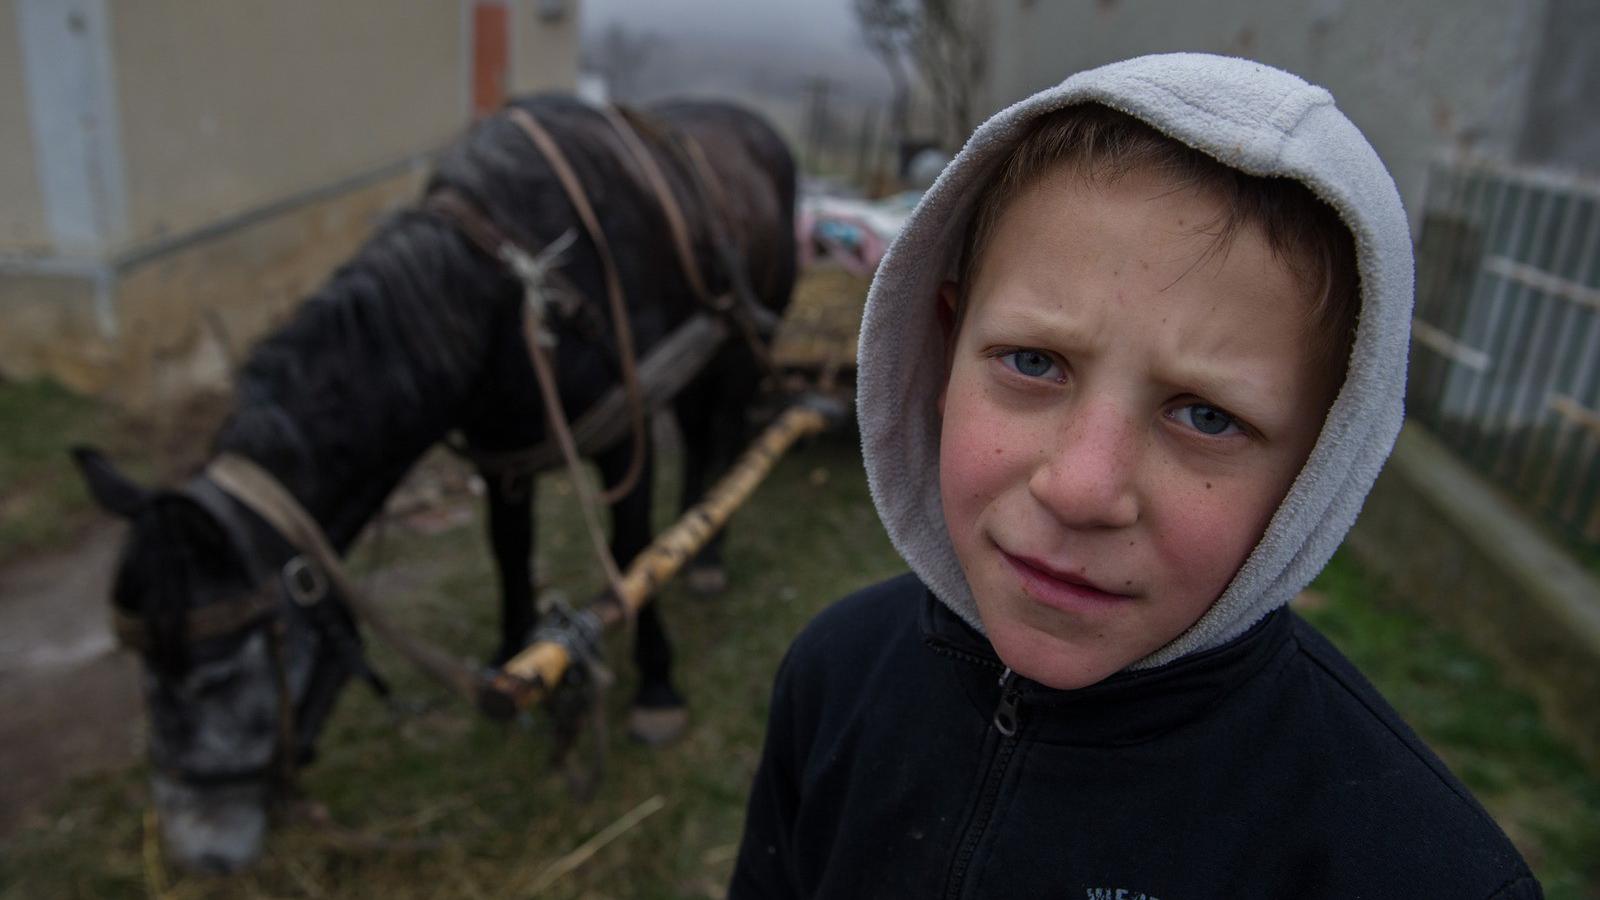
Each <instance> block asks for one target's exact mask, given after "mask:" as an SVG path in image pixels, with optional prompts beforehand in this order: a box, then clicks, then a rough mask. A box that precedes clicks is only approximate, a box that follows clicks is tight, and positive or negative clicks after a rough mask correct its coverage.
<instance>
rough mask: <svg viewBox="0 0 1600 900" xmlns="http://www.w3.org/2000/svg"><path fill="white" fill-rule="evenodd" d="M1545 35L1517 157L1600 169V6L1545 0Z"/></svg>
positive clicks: (1590, 2) (1591, 0)
mask: <svg viewBox="0 0 1600 900" xmlns="http://www.w3.org/2000/svg"><path fill="white" fill-rule="evenodd" d="M1547 2H1548V3H1549V4H1550V8H1549V13H1548V14H1547V15H1546V16H1545V28H1544V39H1543V40H1542V41H1541V42H1540V47H1539V58H1538V63H1537V65H1536V66H1535V67H1534V72H1533V84H1532V85H1531V86H1530V91H1529V93H1528V115H1527V120H1526V122H1525V124H1524V127H1523V131H1522V143H1521V147H1520V152H1519V153H1518V158H1519V160H1520V161H1523V162H1530V163H1538V164H1543V165H1551V166H1558V167H1561V168H1569V169H1587V170H1588V171H1591V172H1594V171H1600V115H1597V113H1600V109H1597V107H1596V101H1597V99H1600V54H1596V53H1595V42H1596V41H1597V40H1600V4H1597V3H1595V2H1594V0H1547Z"/></svg>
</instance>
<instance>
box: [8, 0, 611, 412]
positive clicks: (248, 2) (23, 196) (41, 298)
mask: <svg viewBox="0 0 1600 900" xmlns="http://www.w3.org/2000/svg"><path fill="white" fill-rule="evenodd" d="M476 2H477V0H339V2H337V3H328V2H321V0H276V2H274V3H270V4H266V3H257V2H253V0H208V2H206V3H194V2H190V0H0V123H17V124H18V125H19V126H20V125H25V126H26V127H11V128H5V127H0V189H3V191H4V193H3V194H0V378H32V377H40V376H45V377H51V378H55V379H56V380H59V381H61V382H62V383H64V384H66V385H68V386H69V387H72V388H74V389H77V390H79V391H82V392H85V393H93V394H100V395H103V396H107V397H109V398H112V399H114V400H116V401H118V402H122V403H125V404H127V405H128V406H130V407H134V408H144V409H148V408H151V407H155V406H161V405H164V404H169V403H174V402H177V401H179V400H181V399H182V397H183V395H184V394H185V393H188V392H191V391H193V390H196V389H201V388H208V387H219V386H223V385H225V384H226V383H227V380H228V378H229V373H230V369H231V366H232V364H233V363H234V362H236V361H237V360H238V358H239V357H240V356H241V355H242V354H243V353H245V352H247V351H248V348H249V346H250V345H251V344H252V343H254V342H255V341H256V340H257V339H258V338H260V337H261V336H262V335H263V334H265V333H266V332H268V331H270V330H271V328H273V327H274V326H275V325H277V324H278V323H280V322H282V321H283V319H284V317H285V316H287V315H288V314H289V312H290V311H291V310H292V309H293V307H294V306H295V305H296V304H298V303H299V302H300V300H301V299H302V298H303V297H305V296H306V295H307V294H308V293H310V292H311V291H312V290H314V289H315V288H316V286H317V285H318V284H319V283H320V282H321V281H322V280H323V279H325V278H326V277H327V275H328V273H329V272H331V271H332V270H333V269H334V268H335V267H336V266H337V265H338V264H339V263H341V262H342V261H344V260H345V259H347V258H349V256H350V255H351V254H352V253H354V252H355V250H356V249H357V247H359V245H360V244H361V242H362V241H363V240H365V239H366V237H367V236H368V235H369V234H370V233H371V230H372V227H373V226H374V224H376V223H377V222H379V221H381V220H382V219H383V218H384V217H385V216H387V215H388V214H390V213H391V212H392V211H394V210H395V209H396V208H398V207H400V206H403V205H405V204H408V203H413V202H415V200H416V197H417V195H418V191H419V190H420V187H421V184H422V182H423V179H424V177H425V176H426V172H427V168H428V159H429V157H430V156H431V152H432V151H434V150H436V149H438V148H440V147H442V146H443V145H444V144H446V143H447V142H448V141H450V140H451V139H453V138H454V137H455V136H456V135H458V134H459V133H460V132H461V130H462V129H463V128H464V127H465V126H466V125H467V124H468V121H469V118H470V115H471V108H472V106H471V99H472V90H471V75H472V59H471V52H472V47H473V41H472V33H471V26H472V22H473V14H472V13H473V8H474V6H475V4H476ZM485 2H488V0H485ZM578 5H579V4H578V0H506V3H505V6H506V9H507V11H508V12H509V13H510V14H511V15H510V17H509V25H508V28H509V32H510V34H509V38H510V40H509V45H510V50H511V53H510V61H509V63H510V64H509V68H508V70H507V71H506V72H505V74H504V78H505V83H506V86H507V87H508V88H509V89H510V90H511V91H512V92H527V91H533V90H541V89H552V88H567V87H571V86H573V85H574V84H575V82H576V74H577V71H576V70H577V49H578V47H577V43H578ZM548 13H556V14H555V15H550V14H548ZM11 48H17V49H19V50H21V51H23V52H21V53H10V52H7V51H8V50H10V49H11ZM19 57H20V59H19ZM51 135H57V136H59V137H60V138H61V139H60V140H58V139H56V138H54V137H51ZM38 145H48V146H50V147H52V153H51V155H50V156H47V157H40V156H37V155H35V154H34V149H33V148H34V147H35V146H38ZM30 169H34V170H37V171H30ZM63 223H65V227H64V226H63Z"/></svg>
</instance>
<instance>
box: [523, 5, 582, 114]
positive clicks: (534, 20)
mask: <svg viewBox="0 0 1600 900" xmlns="http://www.w3.org/2000/svg"><path fill="white" fill-rule="evenodd" d="M540 2H541V0H513V3H514V5H513V8H512V12H511V29H512V38H511V78H510V83H509V84H508V85H507V87H508V88H509V89H510V93H512V94H526V93H530V92H532V91H549V90H564V91H570V90H573V89H574V88H575V87H576V86H577V82H578V6H579V3H578V0H565V13H564V14H563V15H562V16H561V17H560V18H559V19H556V20H553V21H551V20H546V19H543V18H541V17H540V15H539V5H540Z"/></svg>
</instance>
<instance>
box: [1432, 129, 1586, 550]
mask: <svg viewBox="0 0 1600 900" xmlns="http://www.w3.org/2000/svg"><path fill="white" fill-rule="evenodd" d="M1411 338H1412V341H1411V370H1410V378H1409V384H1408V386H1407V406H1408V409H1409V413H1410V415H1411V417H1412V418H1413V419H1414V420H1418V421H1420V422H1422V423H1423V424H1424V425H1426V426H1427V427H1428V429H1429V430H1430V431H1432V432H1433V433H1434V434H1436V435H1438V436H1439V437H1440V438H1441V439H1442V440H1443V441H1444V442H1445V443H1446V444H1447V445H1448V446H1450V447H1451V448H1452V449H1453V450H1455V451H1456V452H1457V453H1458V454H1459V455H1460V456H1461V457H1463V458H1464V459H1465V460H1466V461H1467V462H1468V463H1469V464H1471V465H1472V466H1473V467H1474V468H1476V469H1478V470H1479V471H1480V472H1482V473H1483V474H1485V475H1486V476H1488V477H1489V478H1490V479H1491V480H1493V481H1495V482H1497V483H1498V484H1500V485H1501V486H1502V487H1504V488H1506V489H1507V490H1508V491H1509V492H1510V493H1511V494H1512V495H1513V496H1515V497H1516V498H1517V499H1519V500H1520V501H1521V502H1522V503H1523V504H1524V505H1525V506H1527V507H1529V508H1531V509H1533V510H1535V511H1537V512H1540V513H1542V514H1544V515H1546V516H1548V517H1549V518H1551V519H1552V520H1553V521H1555V522H1556V523H1558V524H1559V525H1560V526H1561V527H1563V528H1564V529H1565V530H1567V531H1568V532H1569V533H1570V534H1571V535H1573V536H1574V537H1577V538H1579V539H1580V540H1583V541H1585V542H1587V543H1600V181H1597V180H1595V179H1592V178H1585V177H1582V176H1576V175H1566V174H1554V173H1550V172H1547V171H1540V170H1530V169H1522V168H1517V167H1512V166H1507V165H1504V164H1497V163H1488V162H1481V161H1474V162H1466V163H1463V162H1440V163H1438V164H1436V165H1435V166H1434V167H1433V168H1432V169H1431V170H1430V172H1429V178H1428V190H1427V195H1426V200H1425V202H1424V208H1423V219H1422V228H1421V230H1420V232H1419V236H1418V241H1417V308H1416V314H1415V319H1414V320H1413V322H1412V331H1411Z"/></svg>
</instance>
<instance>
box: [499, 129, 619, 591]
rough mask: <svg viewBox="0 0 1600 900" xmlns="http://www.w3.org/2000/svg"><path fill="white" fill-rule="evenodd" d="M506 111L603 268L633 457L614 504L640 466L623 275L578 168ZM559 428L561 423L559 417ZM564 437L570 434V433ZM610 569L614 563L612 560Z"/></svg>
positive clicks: (540, 132)
mask: <svg viewBox="0 0 1600 900" xmlns="http://www.w3.org/2000/svg"><path fill="white" fill-rule="evenodd" d="M506 116H507V117H508V118H510V119H511V121H512V122H514V123H516V125H517V127H518V128H520V129H522V132H523V133H524V134H526V135H527V136H528V139H529V140H530V141H532V142H533V145H534V146H535V147H537V148H538V149H539V152H540V153H542V154H543V155H544V158H545V161H546V162H548V163H549V164H550V168H551V170H552V171H553V172H555V174H556V178H557V179H558V180H559V181H560V182H561V188H562V190H564V191H565V192H566V194H567V200H568V201H569V202H570V203H571V204H572V207H573V209H574V210H575V211H576V212H577V213H578V219H579V221H581V222H582V223H583V227H584V229H585V230H587V231H588V232H589V240H590V241H591V242H592V243H593V244H594V249H595V253H596V254H597V255H599V257H600V263H601V268H602V269H603V271H604V275H605V281H606V299H607V300H608V301H609V303H610V305H611V317H612V327H614V328H615V329H616V330H617V356H618V357H619V362H620V365H621V367H622V383H623V385H624V387H625V389H626V390H627V392H628V415H629V417H630V419H631V420H632V422H633V457H632V458H631V459H630V460H629V461H628V470H627V473H626V474H625V475H624V476H623V478H622V481H621V482H619V483H618V484H617V485H616V486H614V487H613V488H612V489H611V490H609V491H607V492H606V493H605V494H604V495H603V496H604V499H605V501H606V502H607V503H614V502H616V501H617V500H619V499H621V498H623V497H625V496H627V495H628V493H629V492H631V491H632V490H633V488H634V485H636V484H637V483H638V481H639V475H640V473H641V472H642V471H643V470H644V454H645V433H646V432H645V411H644V400H643V397H642V396H641V392H640V389H639V373H638V369H637V363H636V360H637V357H636V355H635V353H634V348H633V325H632V324H631V323H630V322H629V320H628V310H627V307H626V305H625V303H624V300H623V296H622V276H621V274H620V273H619V272H618V271H617V261H616V258H615V257H613V256H612V255H611V244H610V243H609V242H607V241H606V235H605V232H604V231H602V230H601V228H600V220H599V219H597V218H596V217H595V214H594V208H593V207H592V206H590V205H589V198H588V196H587V195H586V194H585V193H584V191H583V183H582V182H581V181H579V180H578V176H577V173H575V172H574V171H573V169H572V165H571V164H570V163H569V162H567V157H566V154H564V153H562V152H561V147H560V145H558V144H557V143H556V141H555V138H552V137H551V136H550V133H549V132H548V131H545V129H544V126H542V125H540V124H539V122H538V120H536V119H534V117H533V116H531V115H529V114H528V113H527V111H525V110H523V109H521V108H519V107H516V106H508V107H506ZM541 327H542V323H541ZM552 412H553V413H555V414H556V415H559V416H560V417H561V418H562V419H563V420H564V419H565V414H564V413H561V412H560V407H559V406H557V407H555V408H554V409H553V410H552ZM561 427H563V428H564V427H565V422H564V421H563V422H562V426H561ZM568 437H569V439H570V435H569V436H568ZM612 568H613V569H614V568H615V564H614V563H613V565H612Z"/></svg>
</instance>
